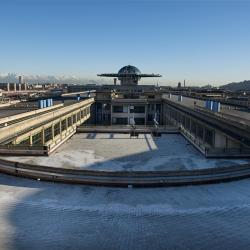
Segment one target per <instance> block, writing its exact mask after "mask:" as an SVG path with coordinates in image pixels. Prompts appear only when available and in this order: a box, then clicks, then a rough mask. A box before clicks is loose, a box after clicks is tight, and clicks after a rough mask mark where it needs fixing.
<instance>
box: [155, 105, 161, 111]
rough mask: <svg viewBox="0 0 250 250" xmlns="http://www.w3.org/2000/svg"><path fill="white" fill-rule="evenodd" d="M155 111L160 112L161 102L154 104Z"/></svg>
mask: <svg viewBox="0 0 250 250" xmlns="http://www.w3.org/2000/svg"><path fill="white" fill-rule="evenodd" d="M156 112H161V104H156Z"/></svg>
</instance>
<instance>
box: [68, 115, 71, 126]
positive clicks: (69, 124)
mask: <svg viewBox="0 0 250 250" xmlns="http://www.w3.org/2000/svg"><path fill="white" fill-rule="evenodd" d="M70 126H72V118H71V116H70V117H68V127H70Z"/></svg>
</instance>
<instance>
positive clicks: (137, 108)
mask: <svg viewBox="0 0 250 250" xmlns="http://www.w3.org/2000/svg"><path fill="white" fill-rule="evenodd" d="M134 113H145V107H144V106H134Z"/></svg>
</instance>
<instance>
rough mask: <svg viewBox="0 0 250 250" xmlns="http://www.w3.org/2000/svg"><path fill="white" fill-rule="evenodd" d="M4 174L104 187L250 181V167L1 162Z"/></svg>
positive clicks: (0, 169)
mask: <svg viewBox="0 0 250 250" xmlns="http://www.w3.org/2000/svg"><path fill="white" fill-rule="evenodd" d="M0 172H2V173H6V174H10V175H15V176H21V177H26V178H31V179H38V180H45V181H53V182H63V183H75V184H86V185H102V186H121V187H122V186H123V187H128V186H134V187H153V186H155V187H157V186H182V185H197V184H209V183H219V182H225V181H232V180H239V179H244V178H248V177H250V164H244V165H237V166H232V167H223V168H209V169H199V170H181V171H133V172H128V171H117V172H109V171H95V170H77V169H65V168H54V167H48V166H39V165H31V164H26V163H20V162H12V161H7V160H3V159H0Z"/></svg>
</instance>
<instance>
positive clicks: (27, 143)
mask: <svg viewBox="0 0 250 250" xmlns="http://www.w3.org/2000/svg"><path fill="white" fill-rule="evenodd" d="M19 144H21V145H30V138H27V139H25V140H22V141H21V142H19Z"/></svg>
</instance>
